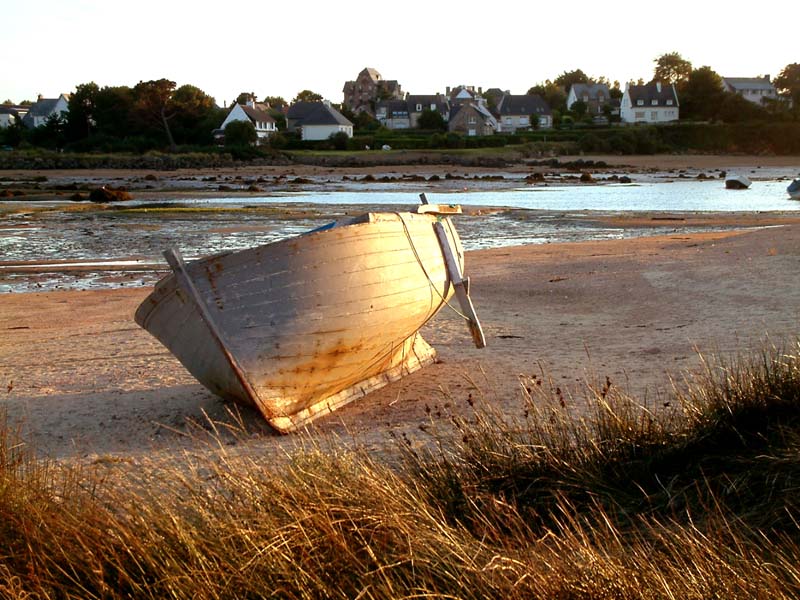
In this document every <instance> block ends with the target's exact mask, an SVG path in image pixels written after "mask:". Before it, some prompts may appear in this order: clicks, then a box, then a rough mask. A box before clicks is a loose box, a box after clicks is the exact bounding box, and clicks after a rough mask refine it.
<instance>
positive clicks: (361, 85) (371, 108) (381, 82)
mask: <svg viewBox="0 0 800 600" xmlns="http://www.w3.org/2000/svg"><path fill="white" fill-rule="evenodd" d="M342 92H343V93H344V101H343V102H342V104H343V106H346V107H347V108H348V109H350V110H351V111H353V112H354V113H359V112H366V113H368V114H370V115H372V116H375V106H376V105H377V104H378V102H381V101H384V100H402V99H403V91H402V90H401V89H400V84H399V83H398V82H397V81H396V80H394V79H384V78H383V77H381V74H380V73H378V71H377V70H375V69H373V68H371V67H367V68H365V69H364V70H362V71H361V72H360V73H359V74H358V77H356V80H355V81H347V82H345V84H344V88H343V89H342Z"/></svg>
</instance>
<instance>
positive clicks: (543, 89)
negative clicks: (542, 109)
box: [528, 80, 567, 112]
mask: <svg viewBox="0 0 800 600" xmlns="http://www.w3.org/2000/svg"><path fill="white" fill-rule="evenodd" d="M528 94H529V95H533V94H538V95H539V96H541V97H542V99H543V100H544V101H545V102H546V103H547V105H548V106H549V107H550V109H551V110H557V111H561V112H563V111H565V110H566V109H567V93H566V92H565V91H564V89H563V88H562V87H561V86H560V85H558V84H557V83H554V82H552V81H550V80H547V81H545V82H544V83H540V84H538V85H535V86H533V87H532V88H531V89H529V90H528Z"/></svg>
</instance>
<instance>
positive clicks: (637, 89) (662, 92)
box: [626, 81, 678, 106]
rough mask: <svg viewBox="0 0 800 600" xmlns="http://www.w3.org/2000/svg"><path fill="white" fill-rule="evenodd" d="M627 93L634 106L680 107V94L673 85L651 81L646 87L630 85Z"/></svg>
mask: <svg viewBox="0 0 800 600" xmlns="http://www.w3.org/2000/svg"><path fill="white" fill-rule="evenodd" d="M626 92H627V94H628V96H629V97H630V99H631V104H632V105H633V106H637V105H639V106H678V94H677V92H676V91H675V86H674V85H672V84H667V83H661V82H660V81H651V82H650V83H647V84H645V85H629V86H628V89H627V90H626ZM640 100H641V101H642V104H641V105H640V104H639V101H640ZM670 101H671V102H670Z"/></svg>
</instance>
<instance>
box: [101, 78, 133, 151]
mask: <svg viewBox="0 0 800 600" xmlns="http://www.w3.org/2000/svg"><path fill="white" fill-rule="evenodd" d="M133 106H134V99H133V90H132V89H131V88H129V87H127V86H114V87H104V88H102V89H101V90H99V91H98V92H97V94H96V95H95V98H94V115H93V117H94V121H95V131H96V132H97V133H98V134H100V135H103V136H108V137H114V138H118V139H122V138H125V137H128V136H130V135H133V134H134V133H136V134H139V133H141V132H140V131H138V130H137V129H136V127H135V126H134V123H133Z"/></svg>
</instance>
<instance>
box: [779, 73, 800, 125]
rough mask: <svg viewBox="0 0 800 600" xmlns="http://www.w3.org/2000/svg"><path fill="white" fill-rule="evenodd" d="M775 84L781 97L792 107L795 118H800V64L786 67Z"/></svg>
mask: <svg viewBox="0 0 800 600" xmlns="http://www.w3.org/2000/svg"><path fill="white" fill-rule="evenodd" d="M774 84H775V89H776V90H777V91H778V93H779V94H780V95H781V97H782V98H783V99H785V100H786V101H787V103H789V104H790V105H791V109H792V113H793V114H794V118H795V119H797V118H798V117H800V63H791V64H789V65H786V66H785V67H784V68H783V70H782V71H781V72H780V73H779V74H778V76H777V77H776V78H775V81H774Z"/></svg>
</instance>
